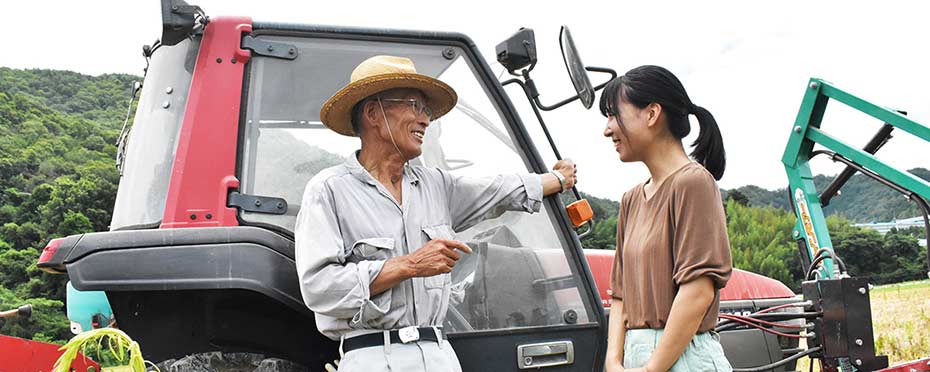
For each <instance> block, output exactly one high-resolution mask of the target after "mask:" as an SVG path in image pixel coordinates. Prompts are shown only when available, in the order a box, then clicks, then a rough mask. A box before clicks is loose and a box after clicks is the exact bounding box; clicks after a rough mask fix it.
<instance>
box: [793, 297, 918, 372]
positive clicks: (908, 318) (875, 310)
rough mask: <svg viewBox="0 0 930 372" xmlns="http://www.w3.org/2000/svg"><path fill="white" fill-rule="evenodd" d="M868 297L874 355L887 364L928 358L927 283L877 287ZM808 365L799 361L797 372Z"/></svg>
mask: <svg viewBox="0 0 930 372" xmlns="http://www.w3.org/2000/svg"><path fill="white" fill-rule="evenodd" d="M870 298H871V301H872V328H873V330H874V333H875V348H876V353H877V354H878V355H887V356H888V362H889V365H895V364H899V363H903V362H907V361H911V360H914V359H921V358H926V357H930V280H921V281H916V282H906V283H899V284H890V285H884V286H878V287H875V288H873V289H872V292H871V296H870ZM809 363H810V362H809V359H808V358H803V359H801V360H800V361H799V362H798V370H800V371H807V370H808V366H809V365H810V364H809ZM814 370H818V368H816V366H815V368H814Z"/></svg>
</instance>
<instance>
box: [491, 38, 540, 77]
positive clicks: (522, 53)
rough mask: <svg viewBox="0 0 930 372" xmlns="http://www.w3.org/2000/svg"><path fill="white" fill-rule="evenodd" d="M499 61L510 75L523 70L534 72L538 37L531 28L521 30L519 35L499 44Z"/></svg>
mask: <svg viewBox="0 0 930 372" xmlns="http://www.w3.org/2000/svg"><path fill="white" fill-rule="evenodd" d="M495 51H496V52H497V61H498V62H500V64H502V65H504V68H506V69H507V71H510V73H515V72H516V71H517V70H519V69H521V68H526V69H527V70H532V69H533V67H535V66H536V36H535V35H534V34H533V29H531V28H520V30H519V31H517V33H515V34H513V36H511V37H509V38H508V39H507V40H504V41H503V42H501V43H500V44H497V48H496V49H495Z"/></svg>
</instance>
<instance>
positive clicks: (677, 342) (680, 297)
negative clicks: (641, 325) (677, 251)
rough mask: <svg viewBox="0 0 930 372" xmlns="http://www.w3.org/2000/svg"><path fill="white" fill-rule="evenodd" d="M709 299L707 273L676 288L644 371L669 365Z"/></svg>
mask: <svg viewBox="0 0 930 372" xmlns="http://www.w3.org/2000/svg"><path fill="white" fill-rule="evenodd" d="M713 300H714V285H713V282H711V280H710V278H708V277H701V278H698V279H695V280H693V281H690V282H688V283H685V284H683V285H682V286H681V287H679V288H678V294H677V295H675V301H674V302H672V310H671V312H670V313H669V316H668V322H667V323H666V324H665V332H664V333H663V334H662V338H661V339H660V340H659V344H658V345H656V349H655V352H654V353H652V357H650V358H649V361H648V362H647V363H646V370H647V371H649V372H660V371H668V370H669V369H670V368H672V365H674V364H675V362H676V361H677V360H678V358H679V357H680V356H681V353H682V352H684V351H685V348H686V347H688V343H689V342H691V339H692V338H694V334H695V333H697V330H698V328H699V327H700V326H701V320H703V319H704V315H705V314H706V313H707V309H708V308H709V307H710V304H711V302H712V301H713Z"/></svg>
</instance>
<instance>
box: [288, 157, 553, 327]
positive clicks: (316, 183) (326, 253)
mask: <svg viewBox="0 0 930 372" xmlns="http://www.w3.org/2000/svg"><path fill="white" fill-rule="evenodd" d="M356 156H357V155H356V154H352V155H351V156H349V157H348V159H346V162H345V163H344V164H341V165H337V166H334V167H331V168H327V169H325V170H323V171H321V172H320V173H319V174H317V175H316V176H314V177H313V179H311V180H310V181H309V182H308V183H307V187H306V188H305V189H304V194H303V201H302V202H301V206H300V213H298V215H297V224H296V226H295V229H294V230H295V231H294V236H295V240H296V247H295V252H294V255H295V260H296V261H297V275H298V277H299V279H300V290H301V293H302V295H303V299H304V303H306V304H307V306H308V307H309V308H310V310H312V311H313V312H314V313H315V314H316V323H317V329H319V331H320V332H321V333H322V334H324V335H325V336H327V337H329V338H331V339H334V340H337V339H339V338H340V337H341V336H347V337H351V336H354V335H355V334H361V333H364V332H355V331H356V330H358V331H363V330H385V329H397V328H402V327H407V326H420V327H423V326H441V325H442V324H443V321H444V320H445V317H446V310H447V309H448V307H449V293H450V284H451V283H450V281H451V275H450V274H441V275H436V276H432V277H426V278H411V279H409V280H405V281H403V282H401V283H400V284H398V285H397V286H395V287H393V288H391V289H388V290H387V291H385V292H383V293H381V294H378V295H376V296H372V295H371V294H370V292H369V288H368V287H369V285H370V284H371V282H373V281H374V280H375V278H376V277H377V276H378V274H379V273H380V272H381V267H382V265H384V261H386V260H387V259H389V258H391V257H394V256H401V255H406V254H409V253H411V252H413V251H415V250H417V249H419V248H420V247H422V246H423V245H424V244H426V243H427V242H429V241H430V240H432V239H436V238H448V239H452V238H454V237H455V233H454V232H455V231H462V230H465V229H467V228H468V227H470V226H472V225H474V224H476V223H478V222H480V221H482V220H484V219H487V218H493V217H496V216H499V215H500V214H502V213H503V212H505V211H508V210H516V211H525V212H537V211H539V208H540V206H541V204H542V196H543V195H542V183H541V179H540V176H539V175H537V174H524V175H499V176H494V177H488V178H467V177H460V176H456V175H452V174H450V173H448V172H446V171H444V170H441V169H433V168H426V167H421V166H411V165H407V166H405V167H404V175H403V181H402V186H401V187H402V198H403V199H402V205H399V204H398V203H397V201H396V200H395V199H394V197H393V196H392V195H391V193H390V192H388V191H387V189H386V188H385V187H384V186H383V185H381V183H380V182H378V181H377V180H375V179H374V177H372V176H371V175H370V174H369V173H368V171H367V170H365V168H363V167H362V166H361V165H360V164H359V162H358V158H357V157H356ZM463 254H464V253H463Z"/></svg>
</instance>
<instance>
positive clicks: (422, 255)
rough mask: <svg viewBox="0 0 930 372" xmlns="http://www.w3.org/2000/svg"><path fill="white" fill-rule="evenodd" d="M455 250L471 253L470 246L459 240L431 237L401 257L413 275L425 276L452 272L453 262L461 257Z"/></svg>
mask: <svg viewBox="0 0 930 372" xmlns="http://www.w3.org/2000/svg"><path fill="white" fill-rule="evenodd" d="M456 250H458V251H462V252H465V253H471V248H469V247H468V246H467V245H465V243H462V242H460V241H457V240H451V239H433V240H430V241H429V242H427V243H426V244H425V245H423V247H421V248H420V249H417V250H416V252H413V253H411V254H408V255H406V256H402V257H404V259H405V261H406V263H407V265H409V267H410V268H411V269H413V276H419V277H427V276H434V275H439V274H445V273H448V272H452V268H453V267H455V263H456V262H457V261H458V260H459V259H460V258H462V255H461V254H459V253H458V252H456Z"/></svg>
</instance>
